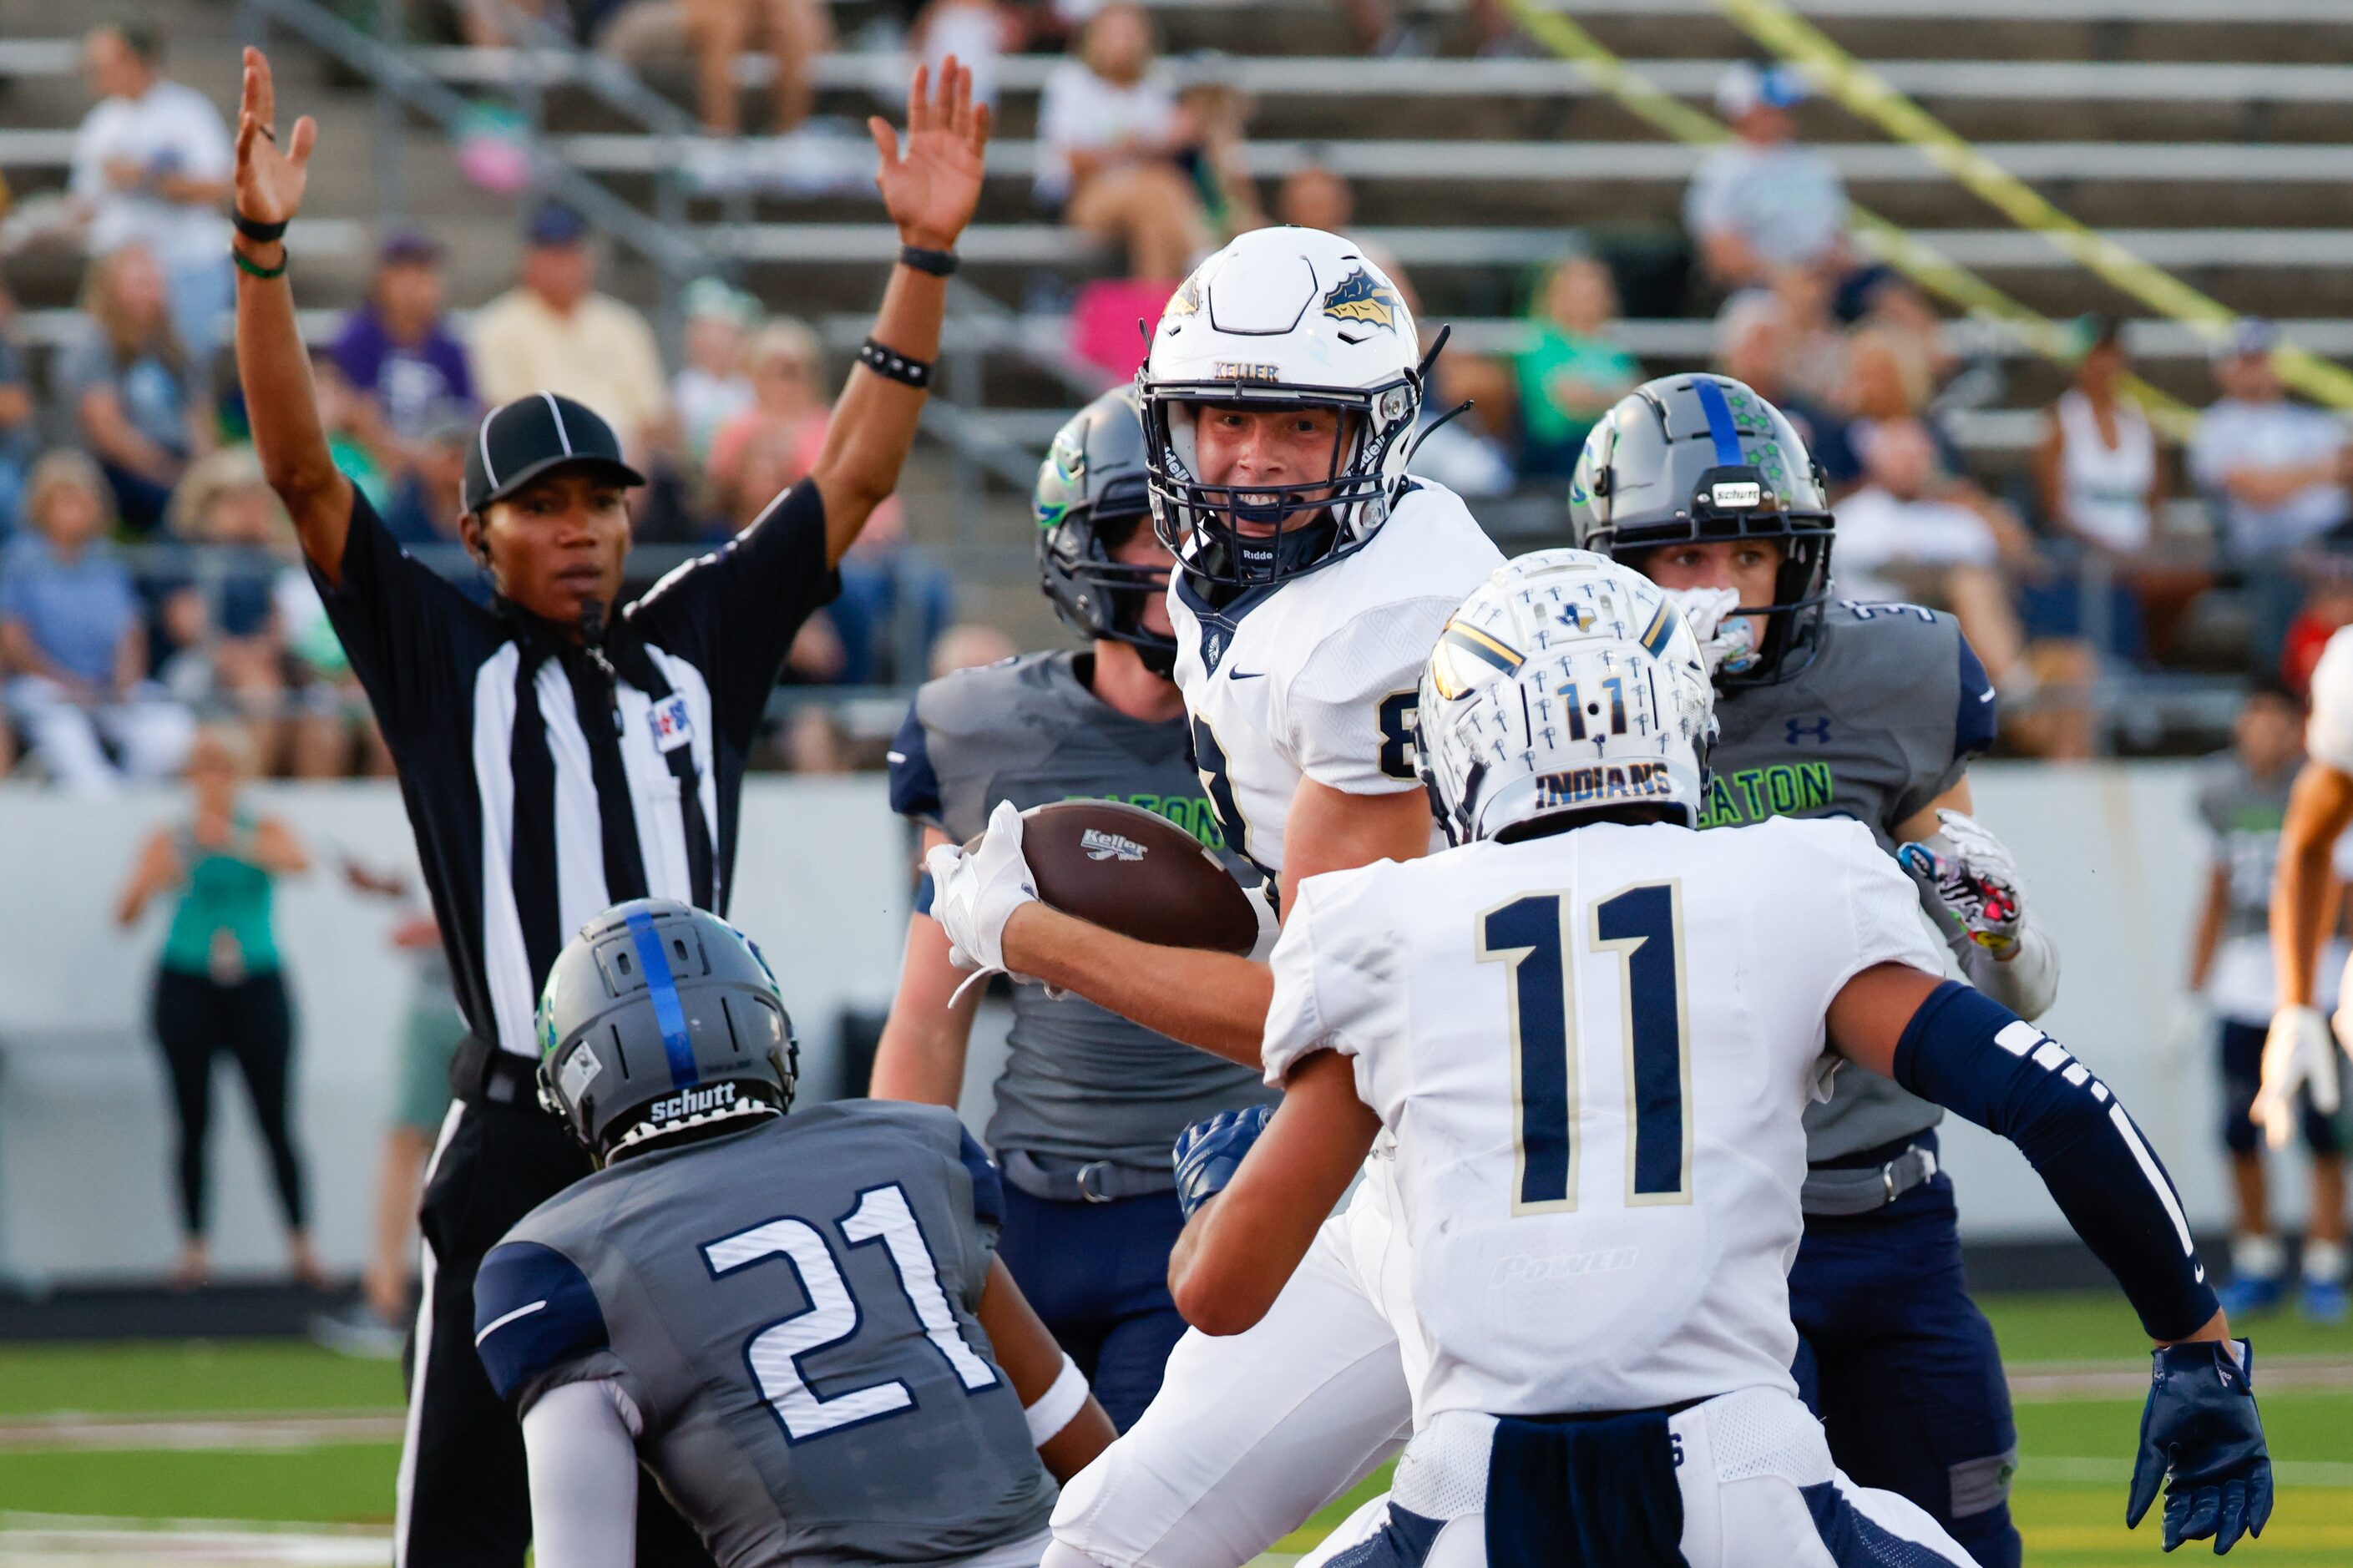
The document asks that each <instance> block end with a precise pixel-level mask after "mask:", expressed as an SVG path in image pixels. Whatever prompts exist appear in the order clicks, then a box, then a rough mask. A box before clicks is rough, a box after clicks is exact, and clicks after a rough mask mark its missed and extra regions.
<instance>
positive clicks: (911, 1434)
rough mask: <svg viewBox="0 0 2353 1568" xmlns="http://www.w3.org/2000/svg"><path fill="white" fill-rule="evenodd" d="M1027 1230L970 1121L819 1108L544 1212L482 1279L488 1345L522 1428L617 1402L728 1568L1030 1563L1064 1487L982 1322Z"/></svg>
mask: <svg viewBox="0 0 2353 1568" xmlns="http://www.w3.org/2000/svg"><path fill="white" fill-rule="evenodd" d="M1003 1212H1004V1193H1003V1190H1002V1188H1001V1187H999V1185H998V1184H997V1173H996V1170H995V1167H993V1166H992V1165H990V1164H989V1163H988V1160H987V1156H986V1155H984V1154H983V1153H982V1152H980V1149H979V1147H978V1146H977V1145H976V1144H975V1143H974V1142H972V1139H971V1137H970V1135H969V1134H967V1133H966V1132H965V1131H964V1128H963V1126H962V1124H961V1123H959V1122H958V1121H956V1118H955V1112H953V1111H950V1110H944V1109H942V1108H940V1107H937V1106H928V1105H905V1104H894V1103H888V1102H884V1101H880V1100H849V1101H843V1102H841V1103H839V1104H834V1105H821V1106H812V1107H810V1108H809V1109H807V1110H797V1111H795V1112H793V1113H792V1114H791V1115H790V1116H786V1117H784V1118H782V1119H780V1120H778V1121H774V1122H770V1123H767V1124H765V1125H764V1126H762V1127H760V1128H758V1129H756V1130H754V1131H748V1132H743V1133H738V1134H735V1135H733V1136H731V1137H726V1138H722V1139H719V1140H716V1141H713V1142H706V1143H697V1144H689V1145H687V1146H685V1147H683V1148H679V1149H672V1150H666V1151H660V1152H653V1153H648V1154H641V1155H638V1156H637V1157H636V1158H634V1159H629V1160H625V1161H623V1162H621V1163H618V1164H616V1165H613V1166H610V1167H608V1168H607V1169H606V1170H603V1171H600V1172H598V1173H596V1174H595V1175H593V1176H590V1177H589V1178H588V1179H586V1181H583V1182H579V1183H577V1184H574V1185H573V1186H571V1187H568V1188H566V1189H565V1191H563V1192H562V1193H560V1194H557V1195H556V1196H554V1197H553V1198H550V1199H549V1200H548V1201H547V1202H545V1203H543V1204H542V1205H540V1206H539V1207H538V1208H536V1209H533V1211H532V1212H531V1213H530V1214H529V1215H526V1216H524V1218H523V1220H522V1223H521V1224H519V1225H517V1226H515V1227H514V1229H512V1231H510V1232H508V1233H507V1237H506V1239H505V1240H504V1241H502V1242H501V1243H500V1244H499V1246H498V1247H495V1248H493V1249H492V1250H491V1254H490V1255H489V1257H488V1258H485V1259H484V1260H483V1262H482V1266H481V1270H480V1273H479V1274H478V1275H477V1277H476V1279H475V1285H474V1303H475V1325H476V1332H477V1334H478V1336H479V1337H478V1339H477V1342H476V1343H477V1345H478V1346H479V1348H480V1352H481V1357H482V1363H483V1366H484V1367H485V1368H486V1369H487V1370H488V1372H489V1373H490V1374H491V1383H492V1384H493V1385H495V1386H496V1387H497V1388H498V1390H499V1392H500V1394H501V1395H502V1396H503V1397H505V1398H507V1399H508V1400H509V1401H511V1402H512V1403H513V1404H514V1405H515V1407H516V1408H517V1409H518V1410H524V1409H528V1408H529V1406H530V1405H531V1403H532V1402H533V1400H535V1399H537V1398H538V1397H539V1395H540V1394H543V1392H545V1391H546V1390H547V1389H550V1388H553V1387H555V1386H557V1385H559V1384H565V1383H573V1382H580V1381H584V1380H588V1379H600V1378H610V1379H613V1380H614V1381H616V1382H617V1384H619V1385H620V1387H621V1389H622V1391H623V1392H624V1393H626V1394H628V1397H629V1398H630V1400H632V1401H633V1402H634V1403H635V1404H636V1405H637V1408H638V1413H639V1414H640V1415H641V1416H642V1417H643V1430H642V1431H641V1433H640V1434H639V1436H638V1457H639V1458H641V1459H642V1460H643V1461H644V1462H645V1465H646V1468H648V1469H649V1470H650V1471H651V1472H652V1473H653V1475H654V1477H655V1479H657V1480H658V1481H659V1483H660V1486H661V1489H662V1491H663V1492H664V1493H665V1494H666V1495H667V1496H668V1497H669V1498H670V1500H671V1501H672V1502H673V1503H675V1504H676V1505H677V1507H678V1510H679V1511H680V1512H681V1513H682V1514H684V1515H685V1516H686V1518H687V1519H689V1520H690V1521H692V1522H693V1524H694V1526H695V1528H696V1529H697V1530H698V1531H701V1532H702V1538H703V1541H704V1542H705V1544H707V1545H708V1546H709V1547H710V1549H711V1552H712V1556H713V1557H715V1558H717V1559H718V1561H719V1563H721V1564H722V1565H723V1568H765V1565H768V1564H778V1563H791V1564H794V1565H795V1568H811V1565H829V1564H836V1563H839V1564H848V1563H936V1562H941V1561H944V1560H947V1559H951V1558H957V1557H964V1556H967V1555H970V1554H971V1553H974V1552H983V1551H988V1550H992V1549H995V1548H997V1547H1001V1546H1009V1545H1012V1544H1015V1543H1017V1542H1021V1541H1024V1540H1026V1539H1028V1538H1029V1537H1031V1536H1034V1535H1036V1534H1037V1533H1038V1532H1039V1531H1041V1530H1043V1529H1044V1528H1045V1525H1046V1520H1047V1516H1048V1514H1049V1513H1050V1511H1051V1510H1052V1507H1053V1501H1054V1482H1053V1480H1052V1479H1051V1478H1050V1476H1048V1475H1047V1473H1046V1470H1045V1468H1044V1467H1043V1466H1042V1465H1041V1464H1039V1459H1038V1455H1037V1451H1036V1449H1035V1448H1034V1447H1032V1445H1031V1443H1030V1440H1029V1425H1028V1423H1027V1421H1026V1420H1025V1419H1024V1418H1023V1416H1022V1413H1021V1400H1020V1397H1019V1396H1018V1394H1016V1393H1015V1392H1014V1390H1013V1385H1012V1384H1011V1383H1010V1382H1009V1381H1008V1380H1007V1378H1006V1376H1005V1374H1004V1373H1003V1372H1002V1371H1001V1370H999V1369H998V1367H997V1364H996V1362H995V1361H994V1360H993V1359H992V1352H991V1350H990V1347H989V1343H988V1340H987V1335H985V1334H984V1333H983V1332H982V1331H981V1328H980V1324H979V1321H978V1319H977V1317H976V1310H977V1307H978V1304H979V1301H980V1293H981V1289H982V1287H983V1285H984V1283H985V1282H986V1279H987V1271H988V1265H989V1258H990V1253H991V1249H992V1247H993V1246H994V1242H995V1231H996V1226H997V1223H998V1222H999V1221H1000V1220H1001V1218H1002V1216H1003Z"/></svg>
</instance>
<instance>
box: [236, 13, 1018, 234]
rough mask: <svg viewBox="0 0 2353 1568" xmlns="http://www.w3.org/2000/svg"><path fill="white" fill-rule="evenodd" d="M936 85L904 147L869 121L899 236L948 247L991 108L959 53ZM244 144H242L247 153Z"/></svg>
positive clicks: (921, 95)
mask: <svg viewBox="0 0 2353 1568" xmlns="http://www.w3.org/2000/svg"><path fill="white" fill-rule="evenodd" d="M264 69H265V71H266V70H267V68H266V67H265V68H264ZM249 79H250V76H249V74H248V80H249ZM265 79H266V78H265ZM931 88H932V82H931V68H930V67H929V66H917V67H916V68H915V77H914V80H913V81H912V82H910V83H909V84H908V87H907V137H906V144H905V146H904V147H903V148H902V146H901V145H900V141H899V134H898V132H895V131H893V130H892V128H891V122H890V121H887V120H884V119H883V118H882V117H881V116H880V115H877V116H875V117H874V118H873V119H871V120H869V121H867V122H866V128H867V129H868V130H869V131H871V132H873V134H874V146H875V150H876V151H877V152H879V153H881V156H882V167H881V170H880V171H878V172H877V173H876V174H875V176H874V183H875V184H877V185H880V186H881V189H882V205H883V207H884V208H885V209H886V210H888V211H889V213H890V214H891V221H892V223H895V224H897V225H898V226H899V238H900V240H901V241H902V243H904V244H907V245H913V246H918V247H922V248H923V249H925V250H947V249H950V248H953V247H954V246H955V240H956V236H958V235H959V234H962V233H963V232H964V226H965V224H967V223H970V222H971V221H972V212H973V208H974V207H976V206H977V205H979V203H980V174H981V158H982V154H983V153H985V152H986V151H987V147H988V130H989V112H988V106H987V104H985V103H983V104H976V103H974V102H973V100H972V72H971V71H969V70H967V69H965V68H964V67H963V66H961V65H958V64H957V63H956V58H955V56H954V55H950V56H949V57H948V58H946V59H945V60H944V61H942V62H941V64H940V79H939V90H938V92H937V94H936V95H934V93H933V92H932V90H931ZM242 147H243V143H242V142H240V143H239V148H240V151H241V150H242ZM242 168H243V164H242V162H241V161H240V163H239V169H240V171H242ZM241 188H242V186H240V189H241ZM255 216H259V214H256V215H255Z"/></svg>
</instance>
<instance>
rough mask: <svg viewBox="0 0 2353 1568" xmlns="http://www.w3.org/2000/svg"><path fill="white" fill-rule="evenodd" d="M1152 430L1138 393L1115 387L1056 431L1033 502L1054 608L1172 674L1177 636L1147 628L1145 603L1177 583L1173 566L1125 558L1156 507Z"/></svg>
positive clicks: (1087, 633) (1042, 574)
mask: <svg viewBox="0 0 2353 1568" xmlns="http://www.w3.org/2000/svg"><path fill="white" fill-rule="evenodd" d="M1146 482H1147V481H1146V477H1145V464H1144V428H1143V425H1142V423H1141V422H1140V421H1139V419H1138V418H1137V416H1136V407H1135V395H1134V392H1133V391H1132V390H1131V389H1129V388H1126V387H1122V388H1119V389H1117V390H1115V391H1113V392H1107V393H1105V394H1103V396H1101V397H1098V398H1097V399H1095V400H1094V402H1092V403H1091V404H1089V405H1087V406H1086V407H1085V408H1083V409H1081V410H1080V411H1079V412H1078V414H1076V415H1075V416H1072V417H1071V421H1070V423H1069V424H1067V425H1065V426H1062V428H1061V430H1060V433H1059V434H1057V435H1056V436H1055V437H1054V444H1053V446H1052V447H1051V448H1050V450H1049V451H1048V453H1047V454H1046V460H1045V462H1044V463H1043V464H1042V465H1040V466H1039V470H1038V484H1037V488H1036V489H1035V490H1034V491H1033V492H1032V495H1031V500H1030V511H1031V516H1032V517H1033V518H1034V519H1035V521H1037V524H1038V575H1039V587H1040V588H1041V589H1042V590H1043V591H1044V593H1045V595H1046V597H1047V598H1048V599H1050V600H1051V601H1052V602H1053V605H1054V610H1055V613H1056V614H1057V615H1059V616H1061V618H1062V620H1063V622H1064V624H1066V625H1068V626H1070V627H1071V629H1072V630H1074V631H1076V632H1078V633H1080V634H1081V635H1082V636H1083V637H1089V638H1107V639H1109V640H1111V641H1113V642H1123V643H1126V644H1128V645H1129V646H1131V647H1134V649H1135V650H1136V652H1137V654H1138V655H1139V656H1140V657H1141V658H1143V660H1144V664H1145V668H1148V669H1150V670H1151V671H1152V672H1153V673H1154V674H1155V675H1158V676H1160V677H1161V678H1163V679H1168V678H1170V677H1171V676H1173V674H1174V673H1175V670H1176V637H1174V636H1172V635H1170V634H1168V633H1166V632H1155V631H1154V630H1152V629H1151V628H1149V627H1148V626H1145V624H1144V612H1145V605H1146V604H1147V602H1148V601H1149V600H1151V599H1152V598H1154V597H1155V596H1157V595H1162V594H1165V593H1166V592H1167V589H1168V568H1167V567H1166V566H1165V565H1160V564H1156V563H1138V562H1131V561H1122V560H1120V559H1118V556H1117V554H1116V552H1118V551H1119V550H1120V549H1121V548H1123V547H1124V545H1125V544H1126V542H1127V541H1128V540H1129V539H1130V538H1132V537H1133V536H1134V532H1135V531H1136V530H1137V529H1140V528H1142V527H1143V526H1144V524H1145V520H1146V519H1147V518H1148V517H1149V515H1150V512H1151V502H1150V500H1149V498H1148V496H1147V494H1146Z"/></svg>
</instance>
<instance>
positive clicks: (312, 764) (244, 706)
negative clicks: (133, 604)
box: [161, 447, 351, 778]
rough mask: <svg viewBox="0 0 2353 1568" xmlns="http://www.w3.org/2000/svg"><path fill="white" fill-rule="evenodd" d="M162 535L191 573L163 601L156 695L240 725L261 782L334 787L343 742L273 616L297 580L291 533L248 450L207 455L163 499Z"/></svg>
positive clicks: (341, 768) (281, 620) (329, 707)
mask: <svg viewBox="0 0 2353 1568" xmlns="http://www.w3.org/2000/svg"><path fill="white" fill-rule="evenodd" d="M172 525H173V531H174V533H176V534H177V535H179V537H180V538H182V539H183V540H185V541H186V542H188V543H190V544H192V545H195V546H196V547H198V549H199V551H200V552H201V553H200V555H199V562H200V564H199V565H198V567H197V569H196V571H195V573H193V574H190V576H189V577H188V579H187V580H185V581H184V582H181V583H178V584H174V585H172V586H170V587H169V588H168V589H167V590H166V592H165V593H164V602H163V614H162V616H161V621H162V626H163V630H164V641H165V645H166V647H167V649H168V650H169V651H168V654H167V657H166V658H164V661H163V669H162V680H163V683H164V688H165V689H167V690H168V691H170V692H171V694H172V695H173V697H174V699H176V700H179V701H181V702H184V703H186V704H188V705H189V706H190V707H192V708H195V709H197V710H214V711H226V712H228V713H233V714H235V715H236V716H237V721H238V722H240V723H242V724H243V725H244V726H245V729H246V731H247V734H248V741H249V745H248V750H249V752H250V753H251V755H252V758H253V761H254V765H255V769H256V771H257V772H258V773H261V774H263V775H264V776H268V775H271V774H275V773H281V772H282V773H288V774H290V775H291V776H293V777H295V778H339V777H341V776H343V773H345V772H347V771H348V770H349V767H350V763H351V739H350V734H349V731H348V727H347V726H346V725H345V724H344V723H343V718H342V712H341V709H342V700H341V699H340V697H339V696H338V695H337V693H336V691H335V689H334V687H333V685H332V682H331V681H330V680H329V679H327V677H326V676H324V675H323V674H322V672H321V671H319V670H317V669H315V668H312V667H311V664H310V662H309V661H308V660H307V659H305V658H302V657H301V656H299V655H297V654H296V652H295V651H294V649H293V647H292V645H291V643H290V641H289V639H288V637H287V628H286V617H285V616H284V614H283V613H282V612H281V610H280V600H281V599H282V598H283V597H284V596H285V595H286V591H287V589H288V586H289V578H290V577H295V578H299V577H301V575H302V574H301V564H300V561H301V557H300V555H299V553H298V552H297V549H296V545H295V539H294V525H293V523H292V521H290V519H289V518H288V517H287V515H286V509H285V506H284V505H283V504H282V503H281V502H280V500H279V499H278V495H277V492H276V491H274V490H272V489H270V488H269V481H267V480H266V479H263V478H262V474H261V461H260V459H259V458H257V457H255V456H254V452H253V448H252V447H226V448H224V449H222V450H221V451H218V452H215V453H214V454H213V455H212V456H211V457H209V458H205V459H204V460H203V461H202V462H200V463H198V464H196V465H195V467H194V468H191V469H189V470H188V477H187V479H185V481H183V482H182V484H181V486H180V489H179V492H178V493H177V494H176V495H174V497H173V498H172Z"/></svg>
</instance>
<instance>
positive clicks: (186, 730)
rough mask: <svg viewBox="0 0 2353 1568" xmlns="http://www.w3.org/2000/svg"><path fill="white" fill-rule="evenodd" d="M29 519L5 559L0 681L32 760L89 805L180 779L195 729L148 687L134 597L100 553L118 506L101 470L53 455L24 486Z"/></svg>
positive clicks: (77, 458) (0, 578)
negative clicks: (128, 787) (132, 783)
mask: <svg viewBox="0 0 2353 1568" xmlns="http://www.w3.org/2000/svg"><path fill="white" fill-rule="evenodd" d="M25 514H26V522H27V524H28V526H27V527H26V529H25V531H23V532H22V533H20V534H19V535H18V536H17V537H16V538H15V539H14V540H11V541H10V542H9V543H8V547H7V550H6V552H5V554H0V676H5V679H6V692H7V701H8V708H9V710H10V713H11V716H12V717H13V718H14V719H15V720H16V723H17V725H18V726H19V728H20V729H21V731H23V733H24V736H25V739H26V742H27V743H28V744H29V746H30V748H31V750H32V752H33V754H34V755H35V756H36V757H37V758H38V759H39V760H40V762H41V763H42V764H43V766H45V767H46V768H47V771H48V773H49V774H50V776H51V777H53V778H55V779H56V780H57V781H58V783H59V784H64V785H66V786H67V787H68V788H70V789H76V790H80V791H83V792H86V793H90V794H101V793H105V792H108V791H111V790H112V789H113V788H114V787H115V786H116V784H119V783H120V782H121V781H122V780H123V779H125V778H131V779H149V778H164V777H168V776H169V775H171V774H173V773H177V772H178V771H179V767H180V763H181V760H182V759H183V758H185V756H186V755H187V752H188V745H189V742H191V741H192V740H193V739H194V738H195V720H194V719H193V718H192V717H191V716H190V715H189V713H188V711H187V710H185V709H184V708H182V707H180V706H179V705H178V704H177V703H174V702H172V701H169V700H166V699H164V697H163V695H162V692H161V691H160V689H158V688H157V687H156V686H155V685H154V683H153V682H152V681H150V680H148V679H146V676H147V630H146V621H145V616H144V614H143V612H142V608H141V605H140V603H139V596H138V595H137V594H136V593H134V592H133V591H132V586H131V574H130V573H129V572H128V571H126V570H124V568H123V565H122V563H121V561H119V560H117V559H116V558H115V557H114V555H113V554H112V553H111V552H109V551H108V550H107V549H106V547H105V546H104V544H103V543H102V542H100V535H102V534H103V533H104V532H105V531H106V528H107V526H108V525H109V524H110V523H111V521H113V517H114V506H113V500H112V493H111V490H110V489H108V487H107V483H106V479H105V477H104V476H103V475H102V474H101V473H100V471H99V467H98V464H97V463H96V462H95V461H93V460H92V459H91V458H90V457H89V456H88V455H87V454H85V453H81V452H76V451H69V450H60V451H55V452H51V453H49V454H48V455H47V457H45V458H42V459H41V460H40V461H39V462H37V463H36V464H34V465H33V472H32V476H31V478H30V479H27V480H26V486H25ZM101 736H102V737H103V739H104V741H105V742H106V743H107V744H101V743H100V738H101ZM107 745H111V747H112V749H113V752H114V755H113V756H112V757H110V756H109V755H108V751H107ZM117 759H119V764H118V761H117Z"/></svg>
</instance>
